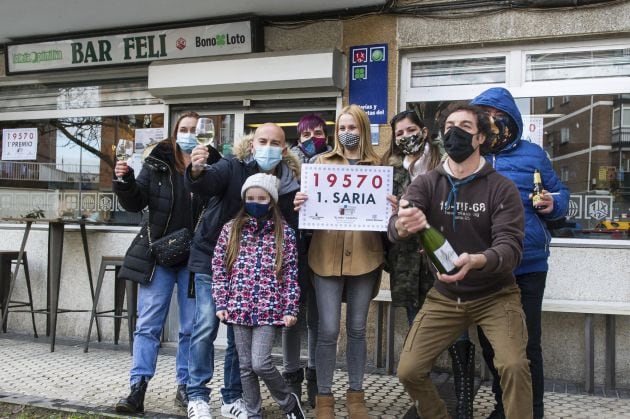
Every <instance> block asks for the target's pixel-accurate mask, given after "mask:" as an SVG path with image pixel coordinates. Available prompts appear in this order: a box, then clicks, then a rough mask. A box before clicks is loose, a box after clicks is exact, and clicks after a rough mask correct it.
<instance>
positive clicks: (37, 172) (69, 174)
mask: <svg viewBox="0 0 630 419" xmlns="http://www.w3.org/2000/svg"><path fill="white" fill-rule="evenodd" d="M99 171H100V166H98V165H86V164H83V165H79V164H58V163H29V162H21V161H0V179H1V180H20V181H39V182H91V183H93V182H98V181H99Z"/></svg>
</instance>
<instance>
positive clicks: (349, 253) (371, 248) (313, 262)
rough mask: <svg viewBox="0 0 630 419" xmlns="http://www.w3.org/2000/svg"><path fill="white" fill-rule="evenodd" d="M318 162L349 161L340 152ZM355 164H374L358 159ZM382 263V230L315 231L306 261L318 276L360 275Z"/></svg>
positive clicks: (344, 162) (336, 162)
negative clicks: (380, 231)
mask: <svg viewBox="0 0 630 419" xmlns="http://www.w3.org/2000/svg"><path fill="white" fill-rule="evenodd" d="M316 163H319V164H350V163H349V162H348V160H347V159H346V158H345V157H344V156H343V155H341V154H338V153H335V152H331V153H326V154H323V155H321V156H319V157H318V158H317V160H316ZM358 164H366V165H373V164H375V163H374V162H370V161H360V162H359V163H358ZM383 263H384V257H383V245H382V242H381V233H379V232H376V231H341V230H314V231H313V238H312V240H311V245H310V248H309V251H308V264H309V266H310V267H311V269H312V270H313V272H315V274H316V275H318V276H344V275H351V276H357V275H363V274H366V273H369V272H372V271H374V270H375V269H377V268H380V267H381V266H382V265H383Z"/></svg>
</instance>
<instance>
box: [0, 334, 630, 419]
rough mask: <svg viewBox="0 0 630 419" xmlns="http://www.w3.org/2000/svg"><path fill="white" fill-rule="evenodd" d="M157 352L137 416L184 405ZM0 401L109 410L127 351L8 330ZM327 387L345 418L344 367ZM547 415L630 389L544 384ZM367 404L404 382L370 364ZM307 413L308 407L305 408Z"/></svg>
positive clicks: (120, 388)
mask: <svg viewBox="0 0 630 419" xmlns="http://www.w3.org/2000/svg"><path fill="white" fill-rule="evenodd" d="M163 352H164V353H163V354H162V355H161V356H160V357H159V359H158V365H157V374H156V376H155V377H154V378H153V379H152V380H151V382H150V384H149V389H148V392H147V396H146V400H145V407H146V409H147V412H146V413H145V415H144V417H156V418H157V417H159V418H166V417H185V412H184V411H183V410H181V409H179V408H178V407H176V406H175V405H174V403H173V398H174V394H175V381H174V376H175V373H174V368H175V358H174V356H173V355H174V351H173V349H172V348H166V349H165V350H164V351H163ZM216 358H217V359H216V360H217V362H216V363H217V365H216V368H215V379H213V380H212V382H211V383H210V386H211V388H212V389H215V390H216V389H217V388H218V387H219V386H220V385H221V382H222V378H223V374H222V371H223V357H222V353H220V354H217V357H216ZM0 360H1V361H0V362H1V367H0V402H9V403H19V404H30V405H35V406H40V407H47V408H54V409H61V410H67V411H82V412H92V413H97V414H99V415H102V416H115V412H114V411H113V408H112V407H113V405H114V403H115V402H116V401H117V400H118V398H120V397H121V396H123V395H126V394H127V392H128V383H127V380H128V372H129V367H130V364H131V356H130V355H129V351H128V348H127V345H126V344H123V345H119V346H114V345H111V344H97V343H93V344H90V351H89V352H88V353H83V345H82V342H79V341H68V340H63V339H59V341H58V344H57V345H56V350H55V352H52V353H51V352H49V346H48V345H47V343H46V339H45V338H41V337H40V338H39V339H33V338H31V337H27V336H24V335H16V334H12V333H7V334H0ZM433 378H434V381H435V382H436V383H437V384H438V387H439V390H440V393H441V394H442V395H443V397H444V398H445V399H446V401H447V404H449V406H451V407H452V404H453V395H452V379H451V377H449V374H445V373H443V374H439V373H436V374H434V377H433ZM334 382H335V385H334V387H333V391H334V393H335V395H336V397H337V399H338V402H337V404H336V408H337V409H336V412H337V414H336V416H337V417H346V416H347V413H346V409H345V401H344V397H343V394H344V392H345V389H346V386H347V374H346V373H345V372H343V371H341V370H339V371H337V372H335V380H334ZM488 384H489V383H487V382H484V383H481V386H480V387H479V391H478V393H477V396H476V399H475V418H486V417H487V416H488V414H489V413H490V412H491V410H492V405H493V397H492V394H491V391H490V388H489V386H488ZM546 385H547V387H548V392H547V393H546V394H545V405H546V416H545V417H546V418H548V419H549V418H597V419H610V418H630V391H627V390H619V391H614V392H607V393H605V392H604V391H603V390H602V389H597V391H596V395H594V396H593V395H587V394H583V393H581V392H580V391H579V386H572V385H566V384H561V383H552V382H548V383H546ZM262 387H263V397H264V400H263V408H264V413H265V417H267V418H282V417H283V415H282V412H281V411H280V410H279V409H278V408H277V406H276V405H275V403H274V402H273V400H272V399H271V397H270V395H269V393H268V392H267V391H266V389H265V388H264V385H263V386H262ZM365 390H366V399H367V404H368V408H369V410H370V413H371V415H372V416H373V417H374V418H383V419H386V418H387V419H390V418H391V419H393V418H401V417H402V416H403V415H404V413H405V412H406V411H407V409H408V407H409V405H410V403H409V398H408V396H407V395H406V393H405V391H404V389H403V388H402V386H401V385H400V383H399V382H398V379H397V378H396V377H394V376H388V375H383V374H380V373H378V372H377V371H375V370H373V369H372V370H370V373H369V374H367V375H366V378H365ZM220 404H221V402H220V399H219V393H218V392H216V391H213V393H212V396H211V410H212V414H213V416H214V417H219V418H220V417H221V416H220V415H219V408H220ZM306 413H307V417H310V418H312V417H314V411H313V409H308V410H306Z"/></svg>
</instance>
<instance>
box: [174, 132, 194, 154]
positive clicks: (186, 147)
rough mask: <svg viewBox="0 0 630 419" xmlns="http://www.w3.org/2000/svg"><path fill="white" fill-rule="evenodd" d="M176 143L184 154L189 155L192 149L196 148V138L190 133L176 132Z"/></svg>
mask: <svg viewBox="0 0 630 419" xmlns="http://www.w3.org/2000/svg"><path fill="white" fill-rule="evenodd" d="M176 143H177V145H179V148H181V149H182V151H183V152H184V153H186V154H190V153H191V152H192V150H193V148H195V147H196V146H197V138H196V137H195V134H192V133H188V132H178V133H177V141H176Z"/></svg>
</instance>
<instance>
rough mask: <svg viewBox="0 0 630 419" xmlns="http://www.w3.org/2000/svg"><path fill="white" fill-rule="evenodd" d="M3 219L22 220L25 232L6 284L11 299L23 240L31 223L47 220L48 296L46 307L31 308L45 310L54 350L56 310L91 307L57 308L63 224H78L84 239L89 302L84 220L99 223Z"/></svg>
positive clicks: (27, 234) (82, 220)
mask: <svg viewBox="0 0 630 419" xmlns="http://www.w3.org/2000/svg"><path fill="white" fill-rule="evenodd" d="M2 221H5V222H15V223H25V224H26V226H25V229H24V236H23V237H22V244H21V245H20V250H19V254H18V260H17V263H16V265H15V269H14V272H13V275H12V277H11V281H10V285H9V293H8V300H7V301H10V300H11V294H12V293H13V287H14V285H15V281H16V278H17V275H18V271H19V269H20V264H21V262H22V258H23V256H24V250H25V248H26V242H27V240H28V236H29V233H30V231H31V227H32V225H33V223H38V224H40V223H41V224H43V223H47V224H48V269H47V275H46V278H47V286H46V292H47V298H46V300H47V301H46V309H45V310H41V309H40V310H33V311H34V312H36V313H46V315H47V319H46V320H47V321H46V336H50V333H51V332H52V337H51V340H50V351H51V352H54V351H55V335H56V330H57V314H59V313H69V312H90V311H91V309H85V310H77V309H60V308H59V285H60V280H61V262H62V258H63V240H64V233H65V227H66V226H70V225H78V226H79V228H80V230H81V241H82V243H83V254H84V255H85V264H86V268H87V274H88V280H89V283H90V295H91V296H92V304H93V303H94V283H93V281H92V268H91V265H90V253H89V251H88V241H87V233H86V230H85V225H86V224H100V223H98V222H94V221H92V220H87V219H83V218H73V219H65V218H22V217H4V218H2ZM7 309H8V304H5V305H4V307H3V310H2V317H0V324H2V322H3V321H4V318H5V317H6V315H7ZM96 333H97V335H98V338H99V340H100V338H101V331H100V328H99V324H98V319H97V321H96Z"/></svg>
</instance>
